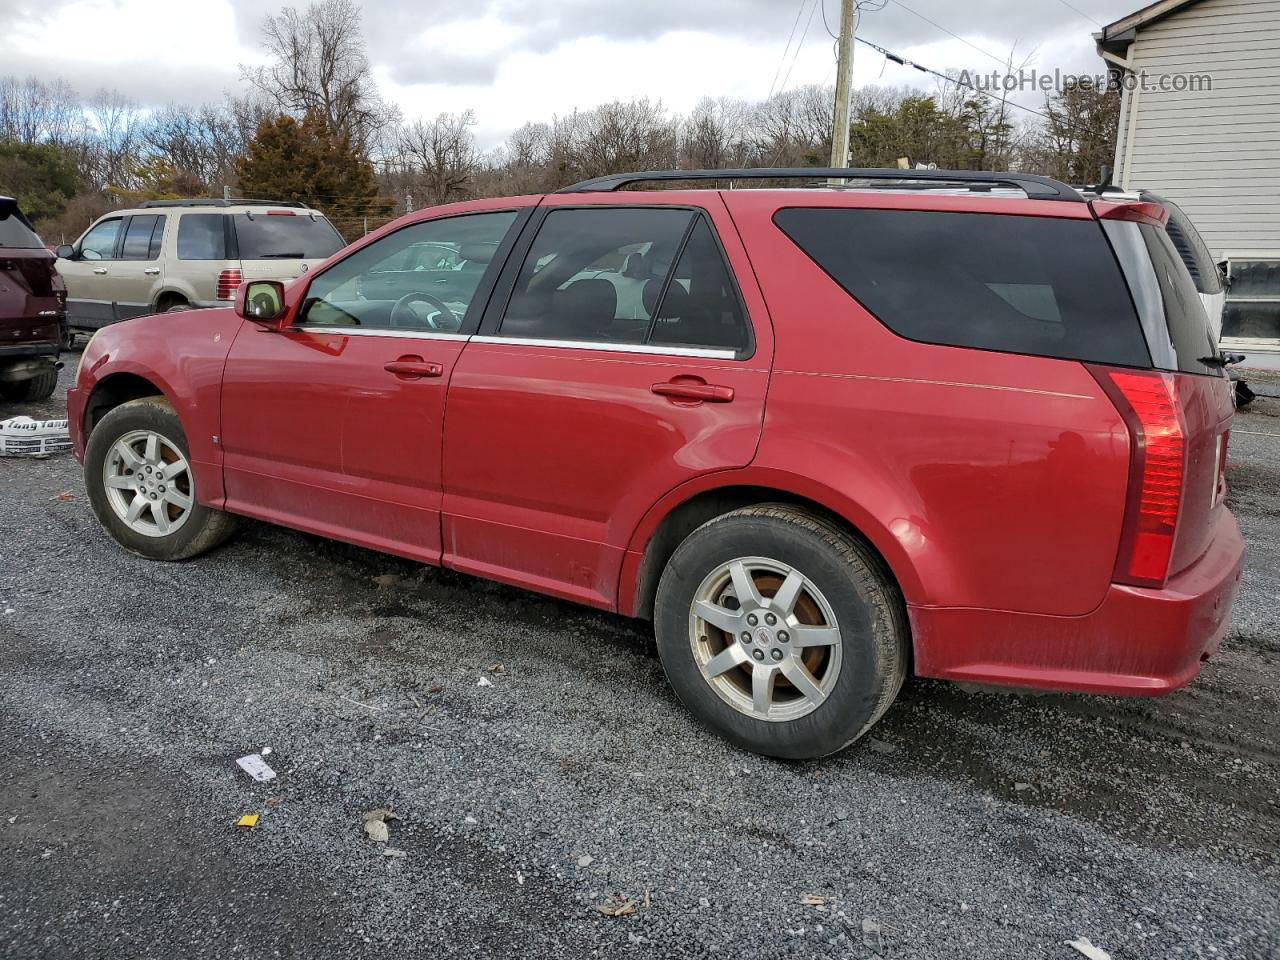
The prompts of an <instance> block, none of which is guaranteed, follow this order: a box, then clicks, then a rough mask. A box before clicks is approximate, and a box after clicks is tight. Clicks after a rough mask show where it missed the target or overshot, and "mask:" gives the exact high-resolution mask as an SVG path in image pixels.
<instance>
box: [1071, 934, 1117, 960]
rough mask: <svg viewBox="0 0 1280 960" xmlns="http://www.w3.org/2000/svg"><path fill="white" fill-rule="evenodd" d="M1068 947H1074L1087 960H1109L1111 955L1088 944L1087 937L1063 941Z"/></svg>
mask: <svg viewBox="0 0 1280 960" xmlns="http://www.w3.org/2000/svg"><path fill="white" fill-rule="evenodd" d="M1064 942H1065V943H1066V945H1067V946H1068V947H1074V948H1075V949H1076V950H1078V951H1080V952H1081V953H1082V954H1084V955H1085V956H1086V957H1088V958H1089V960H1111V954H1109V953H1107V951H1105V950H1103V949H1102V948H1101V947H1095V946H1094V945H1093V944H1092V943H1090V942H1089V938H1088V937H1076V938H1075V939H1074V940H1066V941H1064Z"/></svg>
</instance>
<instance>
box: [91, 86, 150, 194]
mask: <svg viewBox="0 0 1280 960" xmlns="http://www.w3.org/2000/svg"><path fill="white" fill-rule="evenodd" d="M89 116H90V119H91V121H92V123H93V128H94V135H93V138H92V140H91V142H90V149H89V150H88V152H87V157H86V161H87V169H86V171H85V172H86V174H87V175H88V178H89V182H90V183H91V184H93V186H95V187H96V188H98V189H99V190H103V189H106V188H108V187H116V188H119V189H131V188H132V187H134V186H135V180H136V173H135V168H136V166H137V164H138V160H139V158H140V152H141V146H142V144H141V139H142V138H141V133H142V131H141V122H140V121H141V112H140V111H139V109H138V105H137V104H136V103H134V102H133V101H132V100H130V99H129V98H128V97H126V96H124V95H123V94H121V93H120V92H119V91H118V90H99V91H98V92H97V93H96V94H94V96H93V99H92V100H90V101H89Z"/></svg>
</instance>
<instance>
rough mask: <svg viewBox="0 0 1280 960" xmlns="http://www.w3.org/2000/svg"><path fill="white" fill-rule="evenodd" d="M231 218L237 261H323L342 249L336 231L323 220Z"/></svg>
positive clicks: (262, 215) (263, 215)
mask: <svg viewBox="0 0 1280 960" xmlns="http://www.w3.org/2000/svg"><path fill="white" fill-rule="evenodd" d="M232 219H233V220H234V222H235V225H236V240H237V242H238V244H239V248H240V257H239V259H241V260H323V259H324V258H325V257H328V256H332V255H333V254H335V253H337V252H338V251H339V250H341V249H342V246H343V243H342V237H340V236H339V235H338V231H337V230H335V229H334V228H333V224H331V223H330V222H329V221H328V220H326V219H324V218H323V217H317V218H316V219H314V220H312V219H311V217H310V215H308V214H301V215H294V214H288V215H284V216H281V215H279V214H268V213H255V214H254V215H253V216H252V218H251V217H250V216H249V215H248V214H239V215H237V216H235V217H233V218H232Z"/></svg>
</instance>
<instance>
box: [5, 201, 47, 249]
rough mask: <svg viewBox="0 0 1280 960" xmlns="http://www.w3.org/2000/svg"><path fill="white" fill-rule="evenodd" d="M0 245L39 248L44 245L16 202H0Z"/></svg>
mask: <svg viewBox="0 0 1280 960" xmlns="http://www.w3.org/2000/svg"><path fill="white" fill-rule="evenodd" d="M0 247H16V248H18V249H22V250H39V249H41V248H43V247H44V244H43V243H41V242H40V238H39V237H38V236H36V232H35V231H34V230H32V229H31V224H29V223H27V218H26V217H24V216H23V215H22V212H21V211H20V210H19V209H18V205H17V204H16V203H12V202H9V203H4V202H0Z"/></svg>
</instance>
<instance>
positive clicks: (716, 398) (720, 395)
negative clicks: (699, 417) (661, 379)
mask: <svg viewBox="0 0 1280 960" xmlns="http://www.w3.org/2000/svg"><path fill="white" fill-rule="evenodd" d="M649 389H650V390H652V391H653V392H654V393H656V394H657V395H658V396H660V397H666V398H668V399H669V400H676V401H680V400H683V401H685V402H691V403H729V402H730V401H732V400H733V387H722V386H719V385H718V384H714V383H706V382H705V381H703V380H702V379H701V378H696V377H690V378H689V379H687V380H668V381H667V382H666V383H655V384H654V385H653V386H652V387H650V388H649Z"/></svg>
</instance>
